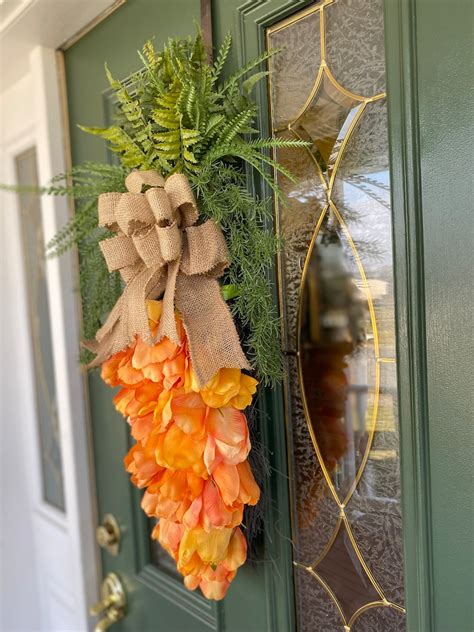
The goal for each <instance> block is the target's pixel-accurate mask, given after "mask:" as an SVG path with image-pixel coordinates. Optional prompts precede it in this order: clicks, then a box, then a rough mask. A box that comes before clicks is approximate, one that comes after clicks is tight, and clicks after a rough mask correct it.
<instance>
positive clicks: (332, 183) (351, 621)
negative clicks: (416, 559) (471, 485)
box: [267, 0, 405, 632]
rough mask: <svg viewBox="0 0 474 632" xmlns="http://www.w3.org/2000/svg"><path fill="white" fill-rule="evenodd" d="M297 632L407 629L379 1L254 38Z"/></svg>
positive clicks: (298, 20)
mask: <svg viewBox="0 0 474 632" xmlns="http://www.w3.org/2000/svg"><path fill="white" fill-rule="evenodd" d="M267 41H268V47H269V48H281V49H282V52H281V53H278V54H277V55H275V57H273V58H272V60H271V70H272V74H271V81H270V106H271V117H272V125H273V130H274V135H275V136H277V137H282V138H299V139H303V140H306V141H307V142H308V143H309V145H308V147H307V148H305V149H298V150H294V149H291V150H288V149H283V150H279V151H278V156H277V158H278V160H279V161H280V162H282V163H283V164H284V165H285V166H287V167H288V168H289V169H290V170H291V171H292V173H293V174H294V176H295V181H294V182H291V181H290V180H288V179H287V178H285V177H283V176H281V175H280V176H278V182H279V185H280V187H281V189H282V190H283V192H284V194H285V196H286V203H285V204H284V205H279V208H278V209H277V222H278V229H279V231H280V232H281V234H282V236H283V237H284V240H285V241H284V243H285V251H284V253H283V255H282V256H281V258H280V262H279V280H280V298H281V304H282V311H283V314H284V316H285V318H284V322H285V327H284V340H285V346H286V351H287V353H286V357H287V373H286V374H287V384H286V392H287V408H288V412H289V414H288V435H289V443H290V446H291V448H292V449H291V454H290V474H291V479H292V494H293V507H294V512H293V514H294V515H293V532H294V538H293V542H294V564H295V583H296V597H297V613H298V623H299V629H300V630H301V631H308V632H309V631H311V632H313V631H314V630H324V631H325V632H333V631H337V630H346V631H349V630H351V631H352V632H369V631H372V630H384V631H387V632H392V631H393V632H398V631H400V632H401V631H402V630H405V610H404V590H403V555H402V537H401V512H400V480H399V436H398V423H397V412H398V411H397V378H396V351H395V327H394V297H393V264H392V245H391V215H390V180H389V165H388V148H387V127H386V101H385V92H384V89H385V87H384V48H383V6H382V0H371V2H370V3H367V2H366V0H323V1H322V2H320V3H318V4H314V5H312V6H310V7H309V8H308V9H305V10H304V11H302V12H300V13H298V14H296V15H294V16H291V17H289V18H287V19H286V20H283V21H282V22H280V23H278V24H276V25H275V26H273V27H272V28H270V29H269V30H268V32H267Z"/></svg>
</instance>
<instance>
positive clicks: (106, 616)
mask: <svg viewBox="0 0 474 632" xmlns="http://www.w3.org/2000/svg"><path fill="white" fill-rule="evenodd" d="M100 594H101V597H102V599H101V600H100V601H98V602H97V603H96V604H94V605H93V606H92V607H91V608H90V609H89V614H90V615H91V616H92V617H97V616H99V615H103V616H102V618H101V619H100V620H99V621H98V622H97V623H96V626H95V628H94V632H104V631H105V630H107V629H108V628H110V626H111V625H113V624H114V623H117V621H120V619H123V618H124V617H125V615H126V613H127V596H126V593H125V589H124V586H123V584H122V581H121V580H120V577H119V576H118V575H116V574H115V573H109V574H108V575H107V576H106V577H105V578H104V581H103V582H102V586H101V590H100Z"/></svg>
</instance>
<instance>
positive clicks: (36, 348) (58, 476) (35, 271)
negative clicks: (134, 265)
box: [15, 149, 65, 511]
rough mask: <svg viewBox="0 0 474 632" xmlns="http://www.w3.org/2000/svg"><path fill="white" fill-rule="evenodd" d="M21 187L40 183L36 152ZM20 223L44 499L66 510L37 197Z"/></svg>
mask: <svg viewBox="0 0 474 632" xmlns="http://www.w3.org/2000/svg"><path fill="white" fill-rule="evenodd" d="M15 162H16V171H17V182H18V184H19V185H31V184H36V185H37V184H38V174H37V169H36V151H35V149H30V150H28V151H26V152H24V153H22V154H20V155H19V156H17V158H16V160H15ZM19 199H20V219H21V228H22V234H23V253H24V260H25V278H26V284H27V291H28V307H29V319H30V327H31V340H32V345H33V362H34V371H35V373H34V378H35V387H36V413H37V419H38V425H39V443H40V448H41V470H42V479H43V480H42V483H43V498H44V500H45V501H46V502H47V503H50V504H51V505H54V506H55V507H57V508H58V509H60V510H61V511H64V510H65V505H64V489H63V473H62V462H61V443H60V435H59V419H58V412H57V406H56V391H55V383H54V363H53V353H52V342H51V321H50V313H49V304H48V288H47V281H46V269H45V256H44V248H45V244H44V238H43V226H42V220H41V206H40V202H39V196H38V195H34V194H30V193H21V194H20V196H19Z"/></svg>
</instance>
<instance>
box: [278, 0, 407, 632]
mask: <svg viewBox="0 0 474 632" xmlns="http://www.w3.org/2000/svg"><path fill="white" fill-rule="evenodd" d="M335 2H337V0H323V1H322V2H320V3H319V4H316V5H313V6H310V7H308V8H306V9H304V10H303V11H300V12H298V13H296V14H295V15H293V16H290V17H288V18H286V19H284V20H282V21H281V22H279V23H278V24H276V25H275V26H273V27H270V28H268V29H267V31H266V43H267V49H270V48H271V42H270V40H271V36H272V35H274V34H275V33H278V32H280V31H282V30H284V29H286V28H288V27H289V26H292V25H294V24H295V23H296V22H298V21H300V20H302V19H304V18H306V17H308V16H309V15H311V14H313V13H317V12H319V14H320V15H319V18H320V19H319V28H320V55H321V61H320V66H319V69H318V72H317V74H316V78H315V80H314V84H313V86H312V88H311V90H310V92H309V95H308V97H307V99H306V101H305V103H304V105H303V106H302V107H301V109H300V111H299V112H298V114H297V115H296V116H295V118H294V119H293V120H292V121H291V122H290V123H288V124H287V125H285V126H283V127H278V128H274V130H273V133H274V134H278V133H282V132H284V131H287V132H290V133H291V134H292V135H293V136H294V137H295V138H298V139H302V137H301V136H300V134H299V133H298V132H297V130H296V125H297V123H298V121H299V120H300V119H301V118H302V117H303V116H304V114H305V113H306V112H307V111H308V109H309V108H310V107H311V104H312V103H313V100H314V98H315V97H316V95H317V94H318V91H319V90H320V88H321V86H322V84H323V81H324V79H325V78H326V79H327V80H329V81H330V83H331V84H332V86H333V87H334V88H335V89H336V90H337V91H338V92H339V93H340V94H341V95H343V96H345V97H348V98H350V99H352V100H353V101H355V102H356V103H360V105H359V106H358V109H357V111H356V113H355V115H354V116H353V119H352V120H351V122H350V124H349V127H348V129H347V133H346V134H345V136H344V138H343V139H342V142H341V146H340V148H339V149H338V151H337V155H336V159H335V162H334V166H333V169H332V173H331V174H330V177H329V181H326V179H325V177H324V174H323V172H322V169H321V166H320V165H319V163H318V162H317V160H316V158H315V156H314V155H313V153H312V152H311V151H310V149H309V148H305V151H306V152H307V153H308V154H309V156H310V158H311V161H312V162H313V164H314V166H315V172H316V174H317V176H318V179H319V180H320V182H321V184H322V186H323V189H324V191H325V193H326V196H327V202H326V204H325V206H324V208H323V210H322V211H321V212H320V214H319V217H318V219H317V222H316V226H315V228H314V232H313V236H312V239H311V242H310V245H309V247H308V252H307V255H306V259H305V263H304V267H303V272H302V276H301V282H300V289H299V304H298V315H297V343H296V344H297V348H296V357H297V362H298V379H299V387H300V393H301V399H302V403H303V409H304V414H305V418H306V425H307V427H308V431H309V434H310V436H311V441H312V444H313V448H314V451H315V454H316V457H317V459H318V462H319V465H320V467H321V470H322V473H323V475H324V479H325V482H326V484H327V486H328V488H329V490H330V491H331V495H332V497H333V499H334V501H335V503H336V504H337V506H338V507H339V512H340V515H339V518H338V520H337V523H336V526H335V528H334V530H333V532H332V534H331V536H330V538H329V540H328V542H327V544H326V545H325V547H324V549H323V551H322V552H321V553H320V555H319V556H318V558H317V559H316V560H315V561H314V562H313V563H312V564H311V565H309V566H308V565H306V564H303V563H301V562H299V561H297V560H295V561H294V562H293V563H294V565H295V567H298V568H302V569H304V570H305V571H307V572H308V573H309V574H310V575H311V576H312V577H314V578H315V579H316V580H317V581H318V583H319V584H320V585H321V586H322V587H323V589H324V590H325V592H326V593H327V595H328V596H329V598H330V599H331V601H332V602H333V604H334V606H335V607H336V609H337V611H338V612H339V614H340V616H341V620H342V625H343V629H344V630H345V631H346V632H350V630H351V628H352V625H353V624H354V622H355V621H356V619H357V618H358V617H359V616H360V615H361V614H362V613H363V612H366V611H367V610H369V609H371V608H375V607H388V608H392V609H395V610H397V611H399V612H403V613H404V612H405V609H404V608H403V607H402V606H400V605H398V604H396V603H392V602H391V601H389V600H388V599H387V598H386V596H385V594H384V592H383V589H382V587H381V586H380V585H379V584H378V582H377V581H376V579H375V577H374V575H373V574H372V572H371V570H370V568H369V567H368V566H367V564H366V562H365V560H364V556H363V555H362V553H361V551H360V549H359V546H358V545H357V541H356V539H355V537H354V534H353V532H352V528H351V525H350V522H349V519H348V517H347V515H346V511H345V508H346V506H347V504H348V502H349V501H350V499H351V497H352V495H353V494H354V492H355V490H356V488H357V485H358V483H359V481H360V478H361V476H362V475H363V473H364V469H365V466H366V464H367V460H368V458H369V453H370V451H371V448H372V445H373V439H374V435H375V430H376V423H377V416H378V406H379V396H380V365H381V364H382V363H395V359H394V358H387V357H382V356H380V347H379V335H378V328H377V320H376V315H375V308H374V303H373V299H372V296H371V292H370V286H369V283H368V280H367V276H366V273H365V270H364V266H363V264H362V260H361V257H360V255H359V253H358V251H357V247H356V245H355V243H354V240H353V239H352V236H351V234H350V231H349V229H348V226H347V224H346V223H345V221H344V218H343V217H342V215H341V213H340V211H339V209H338V208H337V206H336V204H335V201H334V200H333V199H332V192H333V187H334V183H335V178H336V176H337V173H338V170H339V167H340V164H341V161H342V159H343V157H344V155H345V150H346V147H347V145H348V143H349V141H350V140H351V138H352V136H353V132H354V130H355V129H356V128H357V126H358V125H359V123H360V121H361V120H362V117H363V115H364V113H365V111H366V107H367V104H369V103H372V102H374V101H378V100H380V99H383V98H384V97H385V96H386V94H385V92H381V93H378V94H376V95H373V96H371V97H365V96H362V95H358V94H355V93H353V92H352V91H350V90H347V89H346V88H345V87H344V86H342V85H341V84H340V83H339V82H338V81H337V79H336V78H335V77H334V75H333V73H332V72H331V69H330V67H329V65H328V60H327V54H326V29H325V26H326V23H325V12H324V9H325V8H326V7H328V6H330V5H332V4H334V3H335ZM272 88H273V86H272V77H271V74H270V76H269V109H270V116H271V120H272V121H273V120H274V118H275V117H274V112H273V102H272V94H273V92H272ZM276 175H277V174H276V173H275V176H276ZM328 212H332V214H333V216H334V218H335V219H336V221H337V223H338V225H339V227H340V229H341V230H342V232H343V234H344V237H345V239H346V240H347V242H348V244H349V247H350V249H351V251H352V254H353V257H354V260H355V263H356V266H357V269H358V272H359V275H360V279H361V281H362V287H363V290H364V294H365V298H366V300H367V305H368V309H369V314H370V323H371V327H372V332H373V354H374V358H373V359H374V360H375V384H374V388H373V398H374V399H373V404H372V411H371V415H370V427H369V433H368V439H367V445H366V447H365V451H364V455H363V457H362V460H361V463H360V464H359V466H358V469H357V472H356V474H355V477H354V480H353V482H352V484H351V486H350V488H349V490H348V491H347V492H346V494H345V496H344V497H343V498H341V497H340V496H339V494H338V492H337V490H336V488H335V485H334V483H333V481H332V480H331V477H330V475H329V473H328V470H327V468H326V465H325V463H324V460H323V458H322V454H321V450H320V448H319V445H318V440H317V437H316V435H315V431H314V429H313V426H312V424H311V419H310V414H309V410H308V403H307V400H306V397H305V389H304V384H303V375H302V362H301V347H300V342H301V340H300V339H301V313H302V298H303V288H304V283H305V280H306V274H307V270H308V266H309V261H310V257H311V254H312V252H313V248H314V246H315V242H316V239H317V237H318V234H319V232H320V230H321V226H322V224H323V221H324V219H325V218H326V217H327V215H328ZM275 226H276V230H277V232H278V234H280V233H281V223H280V212H279V203H278V198H275ZM277 275H278V291H279V300H280V305H281V307H283V306H284V297H283V261H282V255H281V254H279V255H278V260H277ZM282 326H283V325H282ZM283 339H284V338H283ZM286 382H287V380H286ZM288 393H289V390H288V384H287V383H286V384H285V405H286V411H288V406H287V404H288V398H289V394H288ZM368 412H369V411H368ZM285 422H286V432H287V435H288V436H290V431H289V421H288V419H286V420H285ZM288 462H289V464H291V458H290V455H289V458H288ZM291 493H292V492H291V489H290V494H291ZM293 506H295V505H294V503H293ZM292 522H293V520H292ZM342 526H344V527H345V529H346V531H347V533H348V536H349V538H350V541H351V544H352V547H353V549H354V551H355V553H356V555H357V558H358V560H359V562H360V564H361V566H362V567H363V569H364V571H365V573H366V575H367V578H368V579H369V581H370V583H371V585H372V587H373V588H374V590H375V591H376V592H377V594H378V595H379V596H380V600H377V601H373V602H369V603H366V604H364V605H362V606H361V607H360V608H358V609H357V610H356V611H355V612H354V613H353V614H352V615H351V617H350V618H349V619H347V618H346V616H345V614H344V610H343V607H342V605H341V603H340V602H339V600H338V598H337V596H336V595H335V594H334V591H333V590H332V589H331V587H330V586H329V585H328V584H327V582H326V581H325V580H324V579H323V577H321V575H320V574H319V573H318V571H317V567H318V565H319V564H320V562H321V561H322V560H323V559H324V558H325V557H326V555H327V554H328V552H329V551H330V550H331V547H332V545H333V544H334V541H335V539H336V537H337V535H338V533H339V530H340V529H341V527H342Z"/></svg>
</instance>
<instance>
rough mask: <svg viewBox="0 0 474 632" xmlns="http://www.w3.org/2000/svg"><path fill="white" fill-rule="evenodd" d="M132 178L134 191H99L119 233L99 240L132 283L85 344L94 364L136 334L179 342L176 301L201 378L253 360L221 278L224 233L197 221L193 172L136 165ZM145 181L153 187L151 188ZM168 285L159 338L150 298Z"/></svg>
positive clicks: (110, 263)
mask: <svg viewBox="0 0 474 632" xmlns="http://www.w3.org/2000/svg"><path fill="white" fill-rule="evenodd" d="M125 185H126V187H127V190H128V193H104V194H102V195H100V196H99V225H100V226H106V227H107V228H109V229H110V230H112V231H114V232H116V233H117V235H116V236H115V237H112V238H110V239H105V240H103V241H102V242H101V243H100V247H101V249H102V253H103V255H104V257H105V260H106V263H107V267H108V269H109V271H110V272H112V271H113V270H119V271H120V274H121V275H122V278H123V280H124V281H125V284H126V285H125V289H124V291H123V293H122V295H121V296H120V298H119V299H118V301H117V303H116V304H115V306H114V307H113V309H112V311H111V312H110V315H109V317H108V318H107V321H106V322H105V324H104V326H103V327H101V329H99V331H98V332H97V334H96V337H95V338H96V339H95V341H90V342H89V343H87V344H86V346H87V347H88V348H89V349H91V351H93V352H94V353H96V354H97V356H96V358H95V360H94V362H93V363H92V364H93V365H98V364H101V363H102V362H104V361H105V360H107V359H108V358H110V357H111V356H112V355H113V354H114V353H117V352H118V351H122V350H123V349H125V348H126V347H127V346H128V345H129V344H130V343H132V342H133V341H134V340H135V336H137V335H138V336H140V338H142V340H144V341H145V342H146V343H147V344H152V343H154V342H158V341H159V340H161V339H162V338H163V337H165V336H166V337H168V338H169V339H170V340H172V341H174V342H177V343H179V337H178V332H177V330H176V321H175V307H176V308H177V309H178V310H179V312H180V314H181V316H182V319H183V323H184V326H185V329H186V333H187V336H188V340H189V348H190V353H191V361H192V363H193V367H194V371H195V373H196V377H197V379H198V382H199V384H200V385H201V386H202V385H204V384H205V383H206V382H208V381H209V380H210V379H211V378H212V377H213V376H214V374H215V373H216V372H217V371H218V370H219V369H220V368H225V367H227V368H246V369H248V368H250V367H249V364H248V362H247V360H246V358H245V355H244V353H243V351H242V348H241V346H240V342H239V337H238V335H237V332H236V329H235V326H234V323H233V321H232V317H231V315H230V312H229V310H228V308H227V305H226V304H225V302H224V300H223V299H222V296H221V292H220V287H219V284H218V282H217V278H218V277H220V276H221V275H222V273H223V271H224V269H225V268H226V266H227V265H228V253H227V246H226V243H225V239H224V236H223V234H222V232H221V230H220V228H219V227H218V226H217V225H216V224H215V223H214V222H213V221H211V220H208V221H207V222H205V223H204V224H200V225H198V226H196V225H195V224H196V222H197V219H198V214H199V213H198V209H197V206H196V201H195V199H194V196H193V193H192V191H191V187H190V186H189V182H188V179H187V178H186V176H185V175H184V174H174V175H172V176H170V177H169V178H168V179H167V180H166V181H165V180H164V179H163V178H162V177H161V176H160V175H159V174H158V173H156V172H155V171H133V172H132V173H130V174H129V175H128V176H127V178H126V180H125ZM143 185H147V186H148V187H149V188H148V190H147V191H146V192H145V193H142V187H143ZM163 292H164V296H163V310H162V314H161V319H160V324H159V328H158V332H157V335H156V337H155V338H152V335H151V332H150V328H149V325H148V316H147V311H146V303H145V301H146V299H152V298H158V297H160V296H161V294H163Z"/></svg>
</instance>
